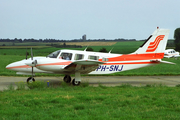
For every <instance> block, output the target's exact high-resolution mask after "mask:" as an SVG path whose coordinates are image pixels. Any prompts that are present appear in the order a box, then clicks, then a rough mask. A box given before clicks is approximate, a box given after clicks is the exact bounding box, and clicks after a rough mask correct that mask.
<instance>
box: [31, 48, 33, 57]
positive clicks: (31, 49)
mask: <svg viewBox="0 0 180 120" xmlns="http://www.w3.org/2000/svg"><path fill="white" fill-rule="evenodd" d="M31 60H33V52H32V48H31Z"/></svg>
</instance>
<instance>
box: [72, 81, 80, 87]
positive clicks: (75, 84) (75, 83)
mask: <svg viewBox="0 0 180 120" xmlns="http://www.w3.org/2000/svg"><path fill="white" fill-rule="evenodd" d="M80 83H81V82H80V81H75V79H73V81H72V84H73V85H74V86H78V85H80Z"/></svg>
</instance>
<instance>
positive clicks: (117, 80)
mask: <svg viewBox="0 0 180 120" xmlns="http://www.w3.org/2000/svg"><path fill="white" fill-rule="evenodd" d="M72 78H73V77H72ZM26 79H27V77H14V76H13V77H7V76H0V90H4V89H7V88H8V86H10V85H13V86H15V88H16V83H18V82H26ZM35 79H36V81H45V82H47V81H49V82H50V84H53V85H55V84H58V83H61V82H62V81H63V77H35ZM81 80H82V83H83V82H89V84H90V85H92V86H98V85H99V84H102V85H106V86H119V85H121V84H131V85H133V86H145V85H150V84H151V85H153V84H156V85H157V84H161V85H166V86H170V87H174V86H176V85H178V84H180V76H84V77H82V78H81ZM58 85H59V84H58Z"/></svg>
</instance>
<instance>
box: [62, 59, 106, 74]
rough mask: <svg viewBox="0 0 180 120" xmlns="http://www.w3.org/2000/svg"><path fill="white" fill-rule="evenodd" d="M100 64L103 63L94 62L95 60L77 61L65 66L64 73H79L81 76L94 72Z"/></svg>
mask: <svg viewBox="0 0 180 120" xmlns="http://www.w3.org/2000/svg"><path fill="white" fill-rule="evenodd" d="M100 64H104V62H100V61H95V60H78V61H75V62H72V63H71V64H69V65H67V66H66V67H65V68H64V70H65V71H66V73H69V74H73V73H75V72H80V73H81V74H88V73H90V72H92V71H94V70H96V69H97V68H98V67H99V65H100Z"/></svg>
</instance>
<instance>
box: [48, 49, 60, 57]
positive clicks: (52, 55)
mask: <svg viewBox="0 0 180 120" xmlns="http://www.w3.org/2000/svg"><path fill="white" fill-rule="evenodd" d="M59 53H60V50H58V51H55V52H53V53H51V54H49V55H48V56H47V57H49V58H57V56H58V55H59Z"/></svg>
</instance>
